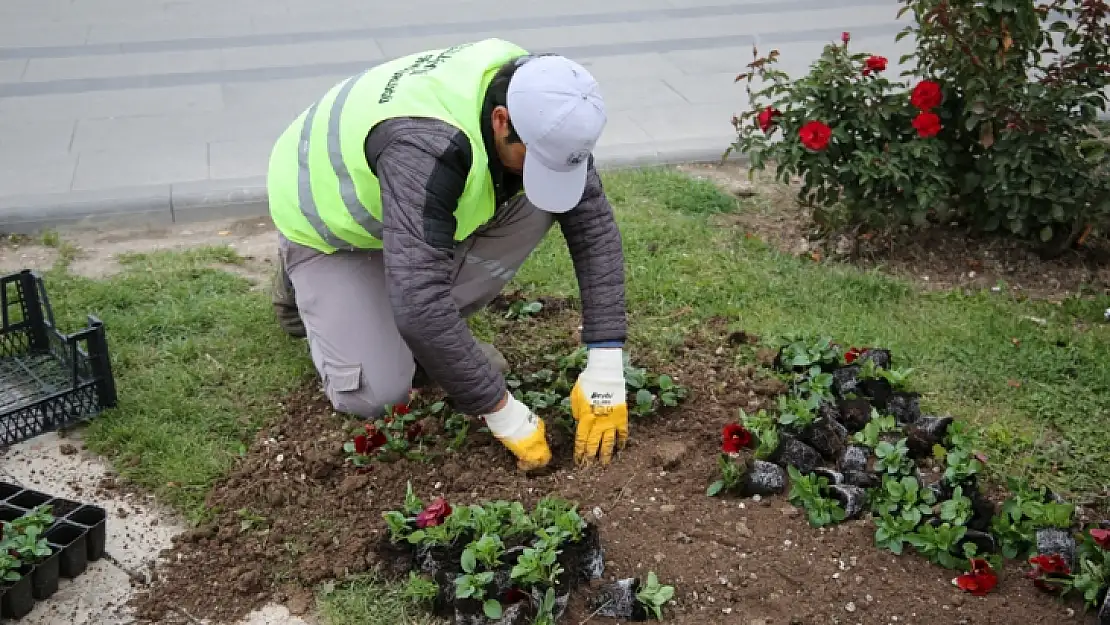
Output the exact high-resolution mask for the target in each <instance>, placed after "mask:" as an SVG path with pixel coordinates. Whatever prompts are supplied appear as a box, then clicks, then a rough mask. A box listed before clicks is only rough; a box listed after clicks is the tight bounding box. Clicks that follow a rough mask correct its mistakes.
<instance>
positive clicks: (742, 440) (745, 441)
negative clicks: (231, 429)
mask: <svg viewBox="0 0 1110 625" xmlns="http://www.w3.org/2000/svg"><path fill="white" fill-rule="evenodd" d="M751 442H752V434H751V432H749V431H748V430H747V429H746V428H745V427H744V426H742V425H740V424H739V423H729V424H728V425H726V426H725V427H724V429H722V430H721V451H722V452H724V453H726V454H737V453H740V450H741V449H743V448H745V447H747V446H748V445H750V444H751Z"/></svg>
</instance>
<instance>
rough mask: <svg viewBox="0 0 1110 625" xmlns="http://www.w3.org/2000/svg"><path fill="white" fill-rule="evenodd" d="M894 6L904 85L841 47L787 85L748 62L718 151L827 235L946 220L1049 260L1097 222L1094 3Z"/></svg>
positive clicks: (1101, 94) (766, 63)
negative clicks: (726, 139)
mask: <svg viewBox="0 0 1110 625" xmlns="http://www.w3.org/2000/svg"><path fill="white" fill-rule="evenodd" d="M900 2H901V3H902V4H903V5H904V7H903V8H902V10H901V11H900V13H899V15H900V16H901V15H904V14H907V13H910V14H912V15H913V17H914V20H913V23H912V25H910V26H909V27H907V28H906V29H905V30H904V31H903V32H901V33H900V34H899V35H898V39H901V38H903V37H905V36H909V35H912V36H913V37H914V40H915V42H916V43H915V46H916V49H915V51H914V53H913V54H910V55H907V56H906V57H903V58H902V59H901V60H900V62H901V63H903V64H905V65H906V66H907V67H909V68H910V69H909V70H908V71H907V72H905V73H903V75H902V76H901V78H903V79H904V80H898V79H897V78H896V77H893V76H890V73H891V72H889V71H888V69H887V63H888V61H887V59H885V58H883V57H880V56H876V55H873V54H869V53H865V52H860V53H856V52H855V51H853V50H852V49H851V43H850V41H851V37H850V34H849V33H845V34H844V35H843V36H842V38H841V43H834V44H829V45H828V46H826V47H825V49H824V51H823V53H822V54H821V56H820V57H819V58H818V59H817V60H816V61H815V62H814V63H813V64H812V65H811V67H810V69H809V72H808V73H807V74H806V75H804V76H801V77H799V78H797V79H792V78H791V77H790V76H788V75H787V74H786V73H785V72H783V71H781V70H779V69H778V68H777V67H776V66H775V64H776V62H777V60H778V56H779V53H778V52H777V51H774V50H772V51H771V52H770V53H769V54H767V55H766V56H760V53H759V51H758V50H753V57H754V60H753V61H752V63H750V64H749V65H748V67H747V70H746V71H745V72H744V73H742V74H741V75H740V76H738V77H737V80H738V81H739V80H746V81H747V85H746V87H747V91H748V95H749V100H750V103H751V107H752V108H751V110H749V111H745V112H744V113H743V114H741V115H738V116H736V117H734V118H733V124H734V126H735V127H736V130H737V140H736V141H735V143H734V144H733V146H732V147H731V148H730V149H729V152H731V151H733V150H736V151H740V152H742V153H744V154H746V155H747V156H748V158H749V161H750V166H751V168H752V170H753V173H754V171H755V170H761V169H765V168H767V167H768V166H769V165H771V164H772V163H774V166H775V171H776V177H777V178H779V179H780V180H782V181H784V182H789V181H790V180H792V179H798V180H799V181H800V185H801V188H800V190H799V200H800V201H801V203H802V204H804V205H806V206H808V207H810V208H812V209H813V211H814V218H815V220H816V221H817V222H818V224H819V225H821V226H824V227H826V228H830V229H831V228H836V227H844V226H854V225H861V224H862V225H865V226H868V227H876V228H881V227H890V226H894V225H900V224H914V225H924V224H926V223H928V222H930V221H937V222H945V223H947V222H950V221H954V220H955V221H960V222H962V223H965V224H967V225H969V226H972V227H974V228H976V229H978V230H982V231H988V232H989V231H1000V230H1001V231H1007V232H1010V233H1013V234H1015V235H1018V236H1023V237H1038V238H1039V239H1040V240H1042V241H1044V242H1050V243H1051V244H1052V246H1054V247H1055V248H1062V247H1063V246H1065V245H1067V244H1069V243H1071V242H1073V241H1074V240H1075V239H1076V238H1077V237H1078V236H1079V235H1080V234H1081V233H1082V232H1085V231H1089V230H1090V228H1091V227H1092V226H1093V225H1094V226H1097V225H1101V224H1105V223H1106V218H1107V216H1108V214H1110V176H1107V174H1106V171H1105V166H1106V164H1107V163H1108V162H1110V157H1108V155H1107V151H1106V144H1105V143H1104V142H1103V141H1102V140H1101V136H1100V135H1099V134H1098V131H1097V129H1096V127H1095V122H1096V121H1097V118H1098V114H1099V112H1100V111H1105V110H1106V106H1107V93H1106V87H1107V85H1108V84H1110V74H1108V70H1110V26H1108V22H1107V17H1108V15H1110V6H1108V5H1107V2H1106V1H1105V0H1050V2H1049V3H1047V4H1042V5H1039V6H1036V5H1034V3H1033V2H1030V1H1023V0H985V1H983V2H966V1H954V0H900ZM757 83H758V84H757ZM726 155H727V153H726Z"/></svg>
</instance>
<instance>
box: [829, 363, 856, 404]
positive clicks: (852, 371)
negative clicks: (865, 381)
mask: <svg viewBox="0 0 1110 625" xmlns="http://www.w3.org/2000/svg"><path fill="white" fill-rule="evenodd" d="M858 376H859V365H849V366H847V367H841V368H839V369H837V370H836V371H833V383H832V390H833V392H834V393H836V396H837V398H839V399H842V400H843V399H845V398H847V397H848V395H851V394H854V393H858V392H859V377H858Z"/></svg>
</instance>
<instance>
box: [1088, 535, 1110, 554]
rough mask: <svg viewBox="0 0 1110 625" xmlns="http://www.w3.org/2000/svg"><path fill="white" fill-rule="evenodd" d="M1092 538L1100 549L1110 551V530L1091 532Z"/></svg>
mask: <svg viewBox="0 0 1110 625" xmlns="http://www.w3.org/2000/svg"><path fill="white" fill-rule="evenodd" d="M1091 538H1093V539H1094V541H1095V544H1096V545H1098V546H1099V548H1101V549H1106V550H1107V551H1110V530H1091Z"/></svg>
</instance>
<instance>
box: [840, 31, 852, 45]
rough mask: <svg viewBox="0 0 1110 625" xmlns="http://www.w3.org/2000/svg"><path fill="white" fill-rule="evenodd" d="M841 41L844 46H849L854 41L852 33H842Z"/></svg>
mask: <svg viewBox="0 0 1110 625" xmlns="http://www.w3.org/2000/svg"><path fill="white" fill-rule="evenodd" d="M840 40H841V41H843V42H844V45H848V42H849V41H851V40H852V33H850V32H848V31H844V32H842V33H840Z"/></svg>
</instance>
